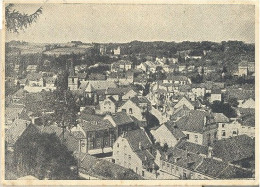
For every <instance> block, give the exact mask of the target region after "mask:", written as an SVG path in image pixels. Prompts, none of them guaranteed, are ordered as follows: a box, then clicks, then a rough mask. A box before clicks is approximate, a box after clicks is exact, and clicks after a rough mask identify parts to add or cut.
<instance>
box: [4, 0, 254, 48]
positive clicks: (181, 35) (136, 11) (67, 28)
mask: <svg viewBox="0 0 260 187" xmlns="http://www.w3.org/2000/svg"><path fill="white" fill-rule="evenodd" d="M41 6H42V8H43V13H42V14H41V15H40V17H39V18H38V20H37V22H36V23H33V24H32V25H31V26H30V27H29V28H27V29H26V30H24V31H20V32H19V34H13V33H8V32H7V33H6V40H7V41H10V40H20V41H27V42H35V43H65V42H69V41H82V42H86V43H90V42H97V43H109V42H112V43H125V42H130V41H133V40H139V41H175V42H181V41H206V40H207V41H215V42H220V41H227V40H240V41H244V42H246V43H254V41H255V7H254V6H253V5H177V4H175V5H141V4H139V5H122V4H121V5H119V4H102V5H101V4H46V3H45V4H15V6H14V8H15V9H16V10H19V11H20V12H24V13H28V14H31V13H33V12H34V11H36V10H37V9H38V8H39V7H41Z"/></svg>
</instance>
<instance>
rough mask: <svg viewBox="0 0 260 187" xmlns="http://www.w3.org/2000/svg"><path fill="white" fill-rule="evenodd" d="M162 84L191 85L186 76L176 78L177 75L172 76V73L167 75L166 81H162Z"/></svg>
mask: <svg viewBox="0 0 260 187" xmlns="http://www.w3.org/2000/svg"><path fill="white" fill-rule="evenodd" d="M163 83H172V84H178V85H186V84H191V80H190V79H189V78H188V77H186V76H178V75H174V74H173V73H169V74H167V77H166V79H165V80H163Z"/></svg>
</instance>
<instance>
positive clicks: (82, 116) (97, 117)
mask: <svg viewBox="0 0 260 187" xmlns="http://www.w3.org/2000/svg"><path fill="white" fill-rule="evenodd" d="M103 117H104V116H100V115H95V114H88V113H84V112H82V113H81V114H80V116H79V118H80V119H82V120H84V121H101V120H102V119H103Z"/></svg>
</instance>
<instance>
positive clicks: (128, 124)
mask: <svg viewBox="0 0 260 187" xmlns="http://www.w3.org/2000/svg"><path fill="white" fill-rule="evenodd" d="M103 119H104V120H108V121H109V122H110V123H111V124H112V125H113V127H114V128H115V136H116V137H118V136H120V135H122V134H123V133H124V132H129V131H131V130H135V129H137V128H138V125H137V124H136V123H135V121H134V120H133V118H131V117H130V116H129V115H128V114H126V113H125V112H116V113H114V114H111V115H106V116H105V117H104V118H103Z"/></svg>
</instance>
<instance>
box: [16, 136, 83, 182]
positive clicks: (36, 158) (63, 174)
mask: <svg viewBox="0 0 260 187" xmlns="http://www.w3.org/2000/svg"><path fill="white" fill-rule="evenodd" d="M14 162H15V164H16V165H17V173H18V176H25V175H33V176H36V177H37V178H39V179H44V178H49V179H53V180H62V179H64V180H65V179H71V180H72V179H77V177H78V176H77V172H76V171H73V170H71V167H72V166H74V167H75V166H77V161H76V160H75V158H74V157H73V155H72V153H71V152H69V151H68V149H67V148H66V146H65V145H63V144H62V143H61V142H60V140H59V139H58V137H57V136H56V135H55V134H38V135H35V134H28V135H27V136H22V137H21V138H20V139H19V140H18V141H17V143H16V145H15V148H14Z"/></svg>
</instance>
